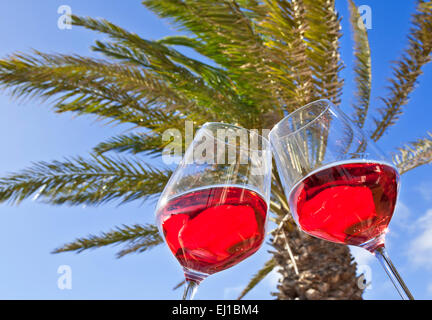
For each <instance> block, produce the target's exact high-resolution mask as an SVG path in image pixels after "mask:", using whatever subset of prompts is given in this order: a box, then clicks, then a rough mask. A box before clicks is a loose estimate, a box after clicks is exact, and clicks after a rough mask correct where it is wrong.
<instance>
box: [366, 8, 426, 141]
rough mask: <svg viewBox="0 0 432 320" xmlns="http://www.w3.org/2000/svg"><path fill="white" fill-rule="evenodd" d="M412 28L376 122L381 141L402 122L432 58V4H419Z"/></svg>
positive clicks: (373, 134)
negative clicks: (403, 112) (403, 111)
mask: <svg viewBox="0 0 432 320" xmlns="http://www.w3.org/2000/svg"><path fill="white" fill-rule="evenodd" d="M412 22H413V27H412V28H411V32H410V34H409V36H408V40H409V43H408V48H407V49H406V50H405V51H404V53H403V55H402V58H401V60H400V61H398V62H396V63H395V66H394V68H393V76H394V78H393V79H391V80H390V86H389V88H388V90H389V94H388V96H387V97H385V98H382V101H383V102H384V105H385V106H384V107H383V108H381V109H379V110H378V111H379V114H380V117H379V118H376V119H375V129H374V130H373V132H372V134H371V138H372V139H373V140H375V141H378V140H379V139H380V138H381V137H382V135H383V134H384V132H385V131H386V130H387V129H388V128H389V127H390V126H391V125H393V124H395V123H396V121H397V120H398V119H399V117H400V115H401V114H402V107H403V106H404V105H406V104H407V103H408V97H409V95H410V93H411V92H412V91H413V90H414V88H415V84H416V83H417V80H418V78H419V76H420V75H421V74H422V68H423V67H424V65H426V64H427V63H429V62H430V61H431V59H432V57H431V52H432V3H431V1H429V0H427V1H425V0H418V1H417V11H416V13H415V14H414V15H413V17H412Z"/></svg>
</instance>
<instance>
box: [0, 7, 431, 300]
mask: <svg viewBox="0 0 432 320" xmlns="http://www.w3.org/2000/svg"><path fill="white" fill-rule="evenodd" d="M413 3H414V1H391V0H381V1H371V0H369V1H366V0H362V1H357V4H358V5H361V4H364V5H369V6H370V7H371V9H372V29H371V30H370V31H369V36H370V42H371V48H372V66H373V90H372V97H373V98H372V101H371V108H372V110H375V109H376V108H378V107H380V106H382V104H381V102H380V101H379V99H378V98H377V97H378V96H381V95H383V94H384V93H385V92H386V91H385V87H386V85H387V82H386V79H387V78H389V77H390V76H391V69H390V66H391V61H393V60H396V59H397V58H398V57H399V56H400V54H401V52H402V50H403V48H404V47H405V45H406V43H407V40H406V34H407V32H408V29H409V27H410V25H409V18H410V14H411V13H412V12H413V10H414V4H413ZM65 4H66V5H69V6H70V7H71V9H72V12H73V13H74V14H78V15H85V16H92V17H103V18H106V19H108V20H110V21H112V22H114V23H116V24H119V25H121V26H123V27H125V28H127V29H129V30H131V31H134V32H137V33H139V34H140V35H141V36H143V37H144V38H148V39H158V38H160V37H163V36H166V35H170V34H174V33H175V30H174V29H173V28H172V27H171V26H170V25H168V24H167V23H166V22H165V21H162V20H160V19H158V18H157V17H156V16H155V15H153V14H152V13H151V12H149V11H147V10H146V9H145V8H144V6H142V5H141V4H140V1H138V0H130V1H102V0H95V1H84V0H74V1H70V0H69V1H68V0H61V1H59V0H49V1H39V2H34V1H29V0H27V1H24V0H15V1H8V2H6V1H2V3H1V4H0V5H1V10H0V39H1V46H0V56H1V57H4V56H6V55H7V54H9V53H12V52H15V51H21V52H28V51H29V50H31V49H32V48H34V49H38V50H41V51H44V52H61V53H79V54H82V55H92V56H93V55H94V53H92V52H91V51H90V50H89V46H90V45H91V44H92V42H93V41H94V40H95V39H100V38H101V37H103V36H102V35H99V34H95V33H92V32H89V31H85V30H82V29H81V28H77V27H73V28H72V29H71V30H60V29H59V28H58V27H57V19H58V18H59V14H58V13H57V9H58V7H59V6H60V5H65ZM337 7H338V10H339V12H340V14H341V15H342V17H343V22H342V24H343V33H344V36H343V38H342V40H341V41H342V42H341V53H342V58H343V59H344V62H345V69H344V70H343V71H342V74H341V75H342V76H343V77H344V78H345V79H346V83H345V88H344V95H343V103H342V108H344V109H345V110H346V111H349V110H350V109H349V105H350V103H351V102H352V101H353V95H352V93H353V89H354V86H353V82H352V77H353V72H352V41H351V35H350V28H349V25H348V20H347V8H346V2H345V1H343V0H338V1H337ZM424 71H425V74H424V75H422V76H421V78H420V86H419V87H418V88H417V89H416V91H415V92H414V94H413V95H412V96H411V100H410V102H409V105H408V106H407V107H405V108H404V110H405V113H404V115H403V117H402V118H401V120H400V121H399V122H398V123H397V125H395V126H394V127H392V128H391V129H390V130H389V132H388V133H387V134H386V135H385V136H384V137H383V138H382V139H381V141H380V143H379V145H380V146H381V148H382V149H383V150H385V151H386V152H390V151H392V150H394V148H395V147H398V146H401V145H403V144H404V143H406V142H408V141H412V140H414V139H416V138H418V137H421V136H423V135H425V133H426V132H427V131H428V130H431V129H432V128H431V123H430V121H431V120H430V119H432V109H431V108H430V102H429V101H430V87H431V85H432V69H431V66H430V65H428V66H426V68H425V69H424ZM370 125H371V122H368V123H367V126H368V127H370ZM126 129H127V127H126V126H111V125H110V126H107V125H103V124H102V123H100V122H95V121H94V118H92V117H80V118H74V117H72V115H70V114H63V115H56V114H54V113H53V112H52V111H51V109H50V104H49V103H46V102H42V101H40V100H37V99H36V100H31V101H16V100H13V99H11V98H10V97H9V96H8V95H7V94H6V93H5V92H0V146H1V150H2V156H1V157H0V175H1V176H3V175H5V174H6V173H8V172H13V171H17V170H20V169H22V168H24V167H27V166H29V165H31V163H32V162H33V161H40V160H45V161H51V160H55V159H62V158H63V157H64V156H75V155H83V156H85V155H86V154H88V152H89V151H90V150H91V148H92V147H93V146H95V145H96V144H97V143H98V142H100V141H102V140H105V139H107V138H109V137H111V136H113V135H115V134H118V133H121V132H124V131H125V130H126ZM154 205H155V204H154V203H146V204H141V203H131V204H128V205H125V206H120V207H117V206H116V205H115V204H108V205H104V206H101V207H87V208H85V207H82V206H78V207H63V206H62V207H53V206H48V205H44V204H41V203H38V202H35V201H31V200H28V201H25V202H24V203H23V204H22V205H20V206H19V207H12V206H8V205H5V204H3V205H0V243H1V246H2V257H1V263H0V299H176V298H179V297H180V295H181V292H180V291H172V287H173V286H175V285H176V284H177V283H178V282H179V281H181V279H182V272H181V269H180V267H179V265H178V264H177V262H176V261H175V259H174V258H173V256H172V255H171V253H170V252H169V250H168V249H167V247H166V246H160V247H158V248H156V249H153V250H151V251H149V252H146V253H144V254H139V255H130V256H126V257H124V258H122V259H116V258H115V253H116V251H118V250H119V249H120V247H118V248H116V247H111V248H103V249H97V250H94V251H89V252H84V253H82V254H79V255H76V254H73V253H68V254H60V255H53V254H50V252H51V251H52V249H54V248H56V247H57V246H59V245H61V244H63V243H65V242H68V241H71V240H73V239H75V238H76V237H78V236H85V235H88V234H90V233H99V232H100V231H108V230H109V229H111V228H112V227H113V226H116V225H121V224H134V223H147V222H153V219H154V215H153V210H154ZM268 249H270V248H269V246H267V245H266V246H263V248H262V249H261V250H260V251H259V252H258V253H257V254H256V255H254V256H253V257H251V258H249V259H248V260H246V261H244V262H242V263H241V264H239V265H238V266H236V267H233V268H231V269H229V270H226V271H224V272H221V273H219V274H216V275H213V276H211V277H209V278H208V279H207V280H205V281H204V282H203V283H202V285H201V287H200V289H199V292H198V295H197V298H201V299H229V298H235V297H236V296H237V295H238V293H239V292H240V290H241V289H242V288H243V287H244V286H245V285H246V284H247V282H248V280H249V279H250V278H251V276H252V274H253V273H254V272H255V271H256V270H257V269H258V268H259V267H261V266H262V265H263V263H264V262H265V261H266V260H267V259H268V258H269V253H268V252H267V250H268ZM388 250H389V253H390V255H391V257H392V259H393V261H394V263H395V264H396V266H397V267H398V268H399V271H400V273H401V274H402V276H403V277H404V278H405V280H406V282H407V284H408V286H409V287H410V288H411V290H412V292H413V294H414V296H415V297H416V298H419V299H430V298H432V167H431V166H424V167H421V168H418V169H416V170H413V171H412V172H409V173H407V174H406V175H404V176H403V177H402V190H401V193H400V201H399V206H398V209H397V211H396V213H395V216H394V219H393V221H392V222H391V224H390V233H389V234H388ZM353 252H354V254H355V256H356V259H357V261H358V263H359V264H360V265H361V268H362V270H364V271H366V272H367V276H368V278H369V279H370V280H371V281H372V288H371V289H369V290H367V291H366V293H365V295H364V297H365V298H366V299H398V295H397V293H396V291H395V290H394V288H393V287H392V284H391V283H390V281H389V280H388V279H387V277H386V275H385V273H384V271H383V270H382V269H381V266H380V265H379V264H378V261H375V258H374V257H373V256H371V255H370V254H368V253H367V252H364V251H361V250H360V249H355V250H354V251H353ZM61 265H68V266H70V267H71V270H72V289H70V290H60V289H59V288H58V286H57V280H58V278H59V276H60V274H58V273H57V270H58V268H59V266H61ZM276 283H277V274H276V273H272V274H270V275H269V276H268V277H267V278H266V279H265V280H264V281H263V282H262V283H261V284H260V285H259V286H257V287H256V288H255V289H254V290H253V291H252V292H251V293H250V294H249V295H248V296H247V298H250V299H272V296H271V295H270V292H272V291H273V292H274V291H275V286H276Z"/></svg>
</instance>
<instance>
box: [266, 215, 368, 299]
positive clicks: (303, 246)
mask: <svg viewBox="0 0 432 320" xmlns="http://www.w3.org/2000/svg"><path fill="white" fill-rule="evenodd" d="M273 236H274V239H273V240H274V241H273V246H274V248H275V249H276V251H275V252H272V253H273V254H274V257H275V259H276V262H277V265H278V267H277V268H278V269H279V270H278V272H279V273H280V274H281V275H282V277H281V280H280V281H279V284H278V286H277V288H278V290H279V292H277V293H272V295H274V296H276V297H277V299H279V300H293V299H301V300H317V299H328V300H342V299H343V300H348V299H350V300H351V299H352V300H359V299H362V293H363V289H362V288H361V287H362V286H360V285H359V283H360V282H361V278H362V277H361V276H356V262H354V261H353V260H354V258H353V257H352V256H351V253H350V251H349V248H348V247H347V246H345V245H340V244H335V243H331V242H328V241H324V240H320V239H317V238H314V237H311V236H309V235H307V234H306V233H304V232H302V231H300V230H299V229H298V228H297V227H296V226H295V223H294V222H293V221H292V219H290V220H288V221H286V222H285V223H284V224H283V226H282V227H281V228H278V229H277V230H275V231H274V233H273ZM288 245H289V247H288ZM290 253H291V254H290ZM292 258H294V261H295V263H293V260H292Z"/></svg>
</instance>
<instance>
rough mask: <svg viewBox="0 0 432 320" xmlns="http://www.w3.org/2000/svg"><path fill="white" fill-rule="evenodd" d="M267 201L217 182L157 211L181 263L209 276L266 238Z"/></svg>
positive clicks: (168, 241) (166, 235)
mask: <svg viewBox="0 0 432 320" xmlns="http://www.w3.org/2000/svg"><path fill="white" fill-rule="evenodd" d="M266 214H267V204H266V202H265V201H264V199H263V198H262V197H261V196H260V195H259V194H258V193H257V192H255V191H252V190H249V189H245V188H240V187H234V186H228V187H227V186H221V187H211V188H205V189H199V190H195V191H191V192H189V193H186V194H182V195H179V196H177V197H174V198H172V199H170V200H169V201H168V202H167V203H166V204H165V205H164V206H163V207H162V208H161V209H160V210H159V212H158V217H159V221H160V224H161V228H162V230H163V233H164V236H165V240H166V242H167V244H168V247H169V248H170V250H171V251H172V253H173V254H174V255H175V256H176V258H177V260H178V261H179V262H180V264H181V265H182V266H184V267H186V268H188V269H191V270H195V271H199V272H202V273H206V274H212V273H215V272H219V271H221V270H224V269H227V268H229V267H231V266H234V265H235V264H237V263H239V262H240V261H242V260H244V259H246V258H247V257H249V256H250V255H252V254H253V253H254V252H256V251H257V250H258V249H259V247H260V246H261V244H262V242H263V240H264V236H265V234H264V233H265V221H266Z"/></svg>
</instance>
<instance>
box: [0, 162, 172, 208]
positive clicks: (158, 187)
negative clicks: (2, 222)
mask: <svg viewBox="0 0 432 320" xmlns="http://www.w3.org/2000/svg"><path fill="white" fill-rule="evenodd" d="M170 175H171V171H169V170H164V171H162V170H159V169H156V168H154V167H151V166H150V165H148V164H144V163H141V162H139V161H138V160H129V159H126V158H120V157H116V158H110V157H105V156H92V157H91V159H90V160H86V159H83V158H81V157H78V158H73V159H66V160H65V161H54V162H51V163H47V162H39V163H35V164H34V165H33V166H32V167H30V168H28V169H25V170H23V171H21V172H18V173H12V174H9V175H7V176H6V177H3V178H1V179H0V202H6V201H8V202H11V203H20V202H21V201H23V200H24V199H27V198H29V197H31V196H34V198H33V199H34V200H36V199H39V198H40V199H42V200H44V201H45V202H48V203H51V204H69V205H78V204H89V205H98V204H102V203H106V202H108V201H112V200H115V199H118V200H120V203H124V202H127V201H132V200H136V199H141V200H145V199H147V198H149V197H151V196H155V195H157V194H158V193H160V192H161V191H162V189H163V187H164V186H165V183H166V182H167V181H168V179H169V176H170Z"/></svg>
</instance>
